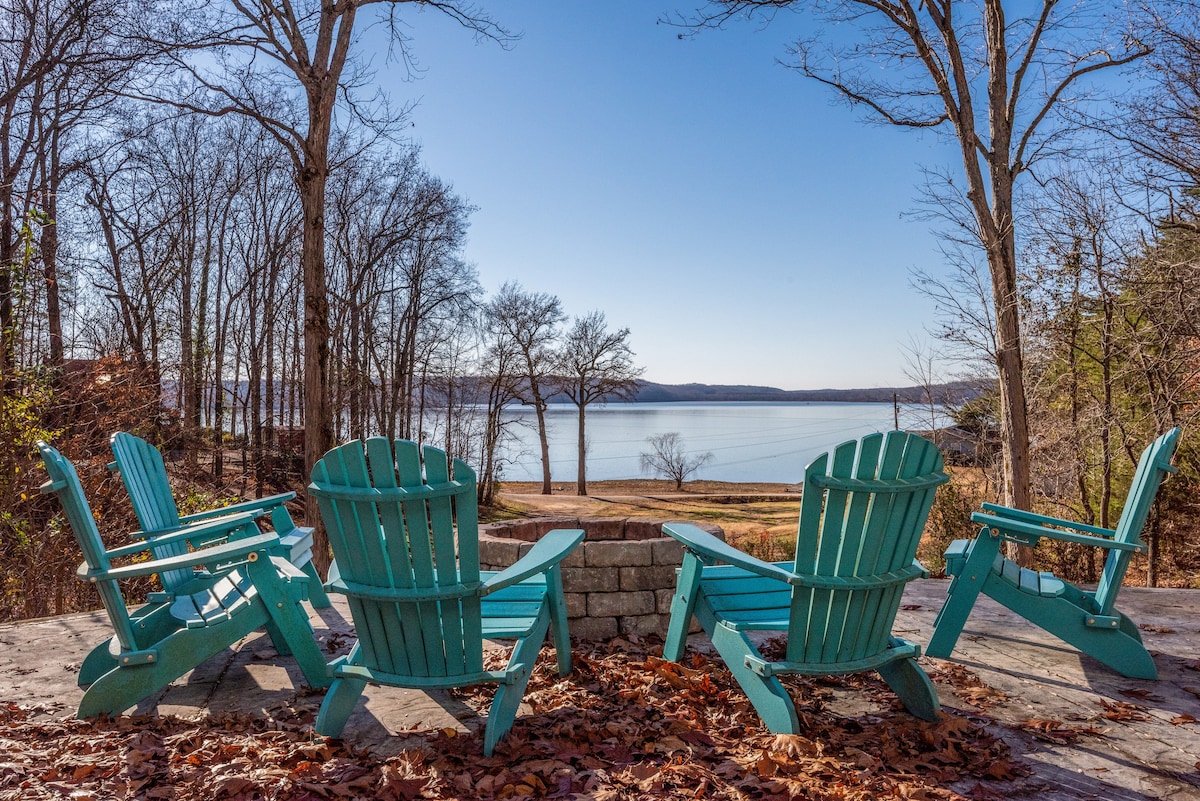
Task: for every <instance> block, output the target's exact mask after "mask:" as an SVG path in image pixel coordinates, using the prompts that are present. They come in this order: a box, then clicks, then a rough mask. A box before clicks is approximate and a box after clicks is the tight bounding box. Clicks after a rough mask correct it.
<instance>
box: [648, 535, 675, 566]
mask: <svg viewBox="0 0 1200 801" xmlns="http://www.w3.org/2000/svg"><path fill="white" fill-rule="evenodd" d="M650 548H651V556H652V557H653V559H654V564H656V565H682V564H683V546H682V545H681V544H679V542H678V541H677V540H673V539H671V538H670V537H667V538H665V539H660V540H654V541H653V542H651V543H650Z"/></svg>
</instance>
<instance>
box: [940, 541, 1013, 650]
mask: <svg viewBox="0 0 1200 801" xmlns="http://www.w3.org/2000/svg"><path fill="white" fill-rule="evenodd" d="M999 552H1000V538H999V537H993V536H991V535H990V534H988V533H987V531H986V530H985V531H983V532H980V534H979V536H978V537H976V538H975V543H974V545H972V547H971V555H970V556H969V557H967V561H966V563H965V564H964V565H963V567H962V572H961V573H960V574H959V575H957V576H955V577H954V580H953V581H952V582H951V584H950V589H949V590H948V595H947V597H946V603H945V604H944V605H943V606H942V610H941V611H940V612H938V616H937V619H936V620H935V621H934V624H933V636H932V637H931V638H930V639H929V645H928V646H926V648H925V653H926V654H927V655H928V656H934V657H937V658H939V659H949V658H950V654H951V652H952V651H954V646H955V645H956V644H957V643H958V636H959V635H960V634H962V630H963V626H965V625H966V623H967V617H968V616H970V614H971V610H972V609H974V608H975V602H976V601H977V600H978V599H979V592H980V590H982V589H983V585H984V583H985V582H986V581H987V579H988V576H989V575H991V572H992V563H993V562H994V561H995V560H996V555H997V554H998V553H999Z"/></svg>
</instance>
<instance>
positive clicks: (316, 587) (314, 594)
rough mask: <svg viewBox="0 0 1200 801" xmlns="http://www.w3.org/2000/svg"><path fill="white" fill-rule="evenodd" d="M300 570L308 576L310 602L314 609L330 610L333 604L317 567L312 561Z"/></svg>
mask: <svg viewBox="0 0 1200 801" xmlns="http://www.w3.org/2000/svg"><path fill="white" fill-rule="evenodd" d="M300 569H301V570H303V571H304V572H305V574H306V575H307V576H308V602H309V603H310V604H312V608H313V609H328V608H329V607H330V606H331V605H332V602H331V601H330V600H329V595H328V594H327V593H326V592H325V586H324V585H323V584H322V583H321V574H320V573H318V572H317V566H316V565H314V564H313V563H312V560H309V561H308V562H306V563H305V564H304V567H302V568H300Z"/></svg>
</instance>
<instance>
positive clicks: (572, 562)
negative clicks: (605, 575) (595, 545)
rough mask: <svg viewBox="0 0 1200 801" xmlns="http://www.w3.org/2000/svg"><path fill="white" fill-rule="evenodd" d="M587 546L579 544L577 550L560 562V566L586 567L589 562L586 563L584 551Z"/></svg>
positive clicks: (584, 543) (583, 543)
mask: <svg viewBox="0 0 1200 801" xmlns="http://www.w3.org/2000/svg"><path fill="white" fill-rule="evenodd" d="M586 544H587V543H586V542H581V543H579V545H577V546H576V547H575V550H573V551H571V552H570V553H569V554H567V557H566V558H565V559H563V560H562V561H561V562H559V564H560V565H562V566H563V567H583V566H584V565H586V564H587V562H586V561H585V558H586V557H585V551H584V550H583V549H584V546H585V545H586Z"/></svg>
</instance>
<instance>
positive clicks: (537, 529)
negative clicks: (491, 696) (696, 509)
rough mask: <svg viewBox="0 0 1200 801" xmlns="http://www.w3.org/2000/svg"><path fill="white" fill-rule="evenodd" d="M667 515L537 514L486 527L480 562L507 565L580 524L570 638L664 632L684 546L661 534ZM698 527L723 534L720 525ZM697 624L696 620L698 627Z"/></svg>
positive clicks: (567, 565) (571, 573)
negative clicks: (546, 538) (550, 536)
mask: <svg viewBox="0 0 1200 801" xmlns="http://www.w3.org/2000/svg"><path fill="white" fill-rule="evenodd" d="M667 522H671V521H667V520H650V519H643V518H586V517H585V518H573V517H572V518H567V517H558V518H534V519H529V520H509V521H504V522H500V523H489V524H488V525H485V526H481V527H480V532H479V561H480V566H481V567H482V568H483V569H484V570H503V569H504V568H506V567H508V566H509V565H511V564H513V563H514V562H516V561H517V559H519V558H520V557H522V556H524V555H525V553H527V552H528V551H529V549H530V548H532V547H533V543H535V542H537V541H538V539H539V538H541V537H542V536H543V535H545V534H546V532H548V531H552V530H554V529H561V528H566V529H583V530H584V532H585V533H586V536H585V537H584V541H583V543H582V544H580V546H579V547H578V548H576V549H575V551H574V552H572V553H571V555H570V556H568V557H567V558H566V560H565V561H564V562H563V563H562V577H563V592H564V593H565V594H566V602H567V616H568V618H569V619H570V627H571V636H572V637H576V638H578V639H583V640H608V639H611V638H613V637H617V636H619V635H629V634H637V635H646V634H658V635H663V634H665V633H666V631H667V621H668V619H669V617H670V612H671V597H672V595H673V594H674V592H675V570H676V569H677V568H678V567H679V566H680V565H681V564H682V563H683V547H682V546H681V545H680V544H679V543H678V542H676V541H675V540H674V539H672V538H671V537H669V536H666V535H664V534H663V533H662V527H663V524H664V523H667ZM693 525H698V526H699V527H700V528H702V529H704V530H705V531H709V532H711V533H712V534H714V535H716V536H717V537H720V538H721V539H724V538H725V532H724V531H723V530H722V529H721V527H720V526H717V525H713V524H708V523H705V524H695V523H694V524H693ZM694 626H695V623H694V621H693V627H694Z"/></svg>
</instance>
